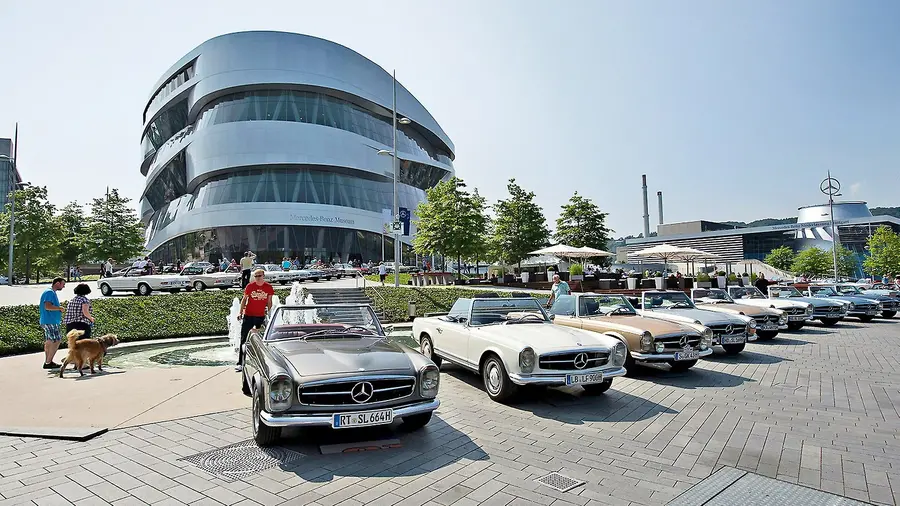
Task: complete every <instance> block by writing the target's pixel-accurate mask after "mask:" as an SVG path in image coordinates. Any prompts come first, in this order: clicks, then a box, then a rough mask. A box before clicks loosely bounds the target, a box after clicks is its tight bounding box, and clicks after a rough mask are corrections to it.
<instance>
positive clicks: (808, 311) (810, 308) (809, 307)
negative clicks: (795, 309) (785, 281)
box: [806, 304, 813, 315]
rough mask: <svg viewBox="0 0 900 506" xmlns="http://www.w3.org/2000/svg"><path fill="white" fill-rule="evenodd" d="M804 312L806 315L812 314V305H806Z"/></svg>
mask: <svg viewBox="0 0 900 506" xmlns="http://www.w3.org/2000/svg"><path fill="white" fill-rule="evenodd" d="M806 314H808V315H811V314H813V307H812V304H810V305H808V306H806Z"/></svg>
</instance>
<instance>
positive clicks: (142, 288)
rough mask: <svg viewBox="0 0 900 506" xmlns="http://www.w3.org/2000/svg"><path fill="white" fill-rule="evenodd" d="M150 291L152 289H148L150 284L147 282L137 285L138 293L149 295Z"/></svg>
mask: <svg viewBox="0 0 900 506" xmlns="http://www.w3.org/2000/svg"><path fill="white" fill-rule="evenodd" d="M152 291H153V290H151V289H150V285H148V284H147V283H141V284H139V285H138V287H137V293H138V295H150V292H152Z"/></svg>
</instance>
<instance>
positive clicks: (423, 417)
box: [400, 411, 433, 431]
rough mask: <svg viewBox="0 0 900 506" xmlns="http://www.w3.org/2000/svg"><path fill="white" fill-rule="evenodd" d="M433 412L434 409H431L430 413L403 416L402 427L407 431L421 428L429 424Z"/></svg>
mask: <svg viewBox="0 0 900 506" xmlns="http://www.w3.org/2000/svg"><path fill="white" fill-rule="evenodd" d="M432 413H433V412H432V411H429V412H428V413H422V414H419V415H412V416H405V417H403V422H402V423H401V424H400V428H401V429H403V430H406V431H414V430H419V429H421V428H422V427H424V426H426V425H428V422H430V421H431V414H432Z"/></svg>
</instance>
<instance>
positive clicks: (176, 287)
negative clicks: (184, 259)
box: [97, 267, 191, 296]
mask: <svg viewBox="0 0 900 506" xmlns="http://www.w3.org/2000/svg"><path fill="white" fill-rule="evenodd" d="M190 286H191V280H190V279H189V278H187V277H184V276H181V275H179V274H149V275H145V274H144V269H140V268H137V267H129V268H127V269H123V270H121V271H118V272H115V273H113V275H112V276H110V277H108V278H101V279H99V280H97V287H98V288H100V293H102V294H103V295H104V296H109V295H112V293H113V292H134V293H136V294H138V295H150V294H151V293H152V292H153V291H158V292H172V293H175V292H178V291H181V290H185V289H188V288H190Z"/></svg>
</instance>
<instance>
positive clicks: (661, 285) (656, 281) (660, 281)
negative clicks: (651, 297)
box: [653, 278, 666, 290]
mask: <svg viewBox="0 0 900 506" xmlns="http://www.w3.org/2000/svg"><path fill="white" fill-rule="evenodd" d="M653 285H654V286H655V287H656V289H657V290H665V288H666V279H665V278H653Z"/></svg>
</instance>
